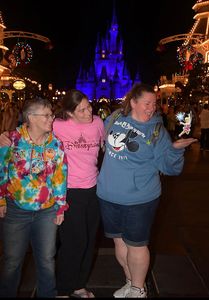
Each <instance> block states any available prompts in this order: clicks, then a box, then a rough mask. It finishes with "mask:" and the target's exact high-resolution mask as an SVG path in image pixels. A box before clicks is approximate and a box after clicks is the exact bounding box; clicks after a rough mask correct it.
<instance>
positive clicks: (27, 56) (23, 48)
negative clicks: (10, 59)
mask: <svg viewBox="0 0 209 300" xmlns="http://www.w3.org/2000/svg"><path fill="white" fill-rule="evenodd" d="M13 54H14V56H15V59H16V61H17V65H20V64H23V65H26V64H29V63H30V61H31V59H32V57H33V50H32V48H31V46H30V45H29V44H26V43H24V42H18V43H17V44H16V45H15V47H14V49H13Z"/></svg>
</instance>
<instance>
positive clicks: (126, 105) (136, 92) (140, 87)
mask: <svg viewBox="0 0 209 300" xmlns="http://www.w3.org/2000/svg"><path fill="white" fill-rule="evenodd" d="M144 92H148V93H153V94H155V91H154V88H153V87H152V86H151V85H148V84H145V83H135V84H134V85H133V87H132V88H131V89H130V91H129V92H128V93H127V94H126V96H125V100H124V101H123V103H122V108H123V114H124V115H125V116H127V115H128V114H129V112H130V111H131V103H130V102H131V99H134V100H136V99H138V98H139V97H141V96H142V94H143V93H144Z"/></svg>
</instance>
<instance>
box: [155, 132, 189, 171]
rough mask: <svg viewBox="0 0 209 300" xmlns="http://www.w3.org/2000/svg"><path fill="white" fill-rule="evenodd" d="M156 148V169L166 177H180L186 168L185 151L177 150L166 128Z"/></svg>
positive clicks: (161, 133)
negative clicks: (184, 167)
mask: <svg viewBox="0 0 209 300" xmlns="http://www.w3.org/2000/svg"><path fill="white" fill-rule="evenodd" d="M153 147H154V158H155V159H154V161H155V164H156V168H157V169H158V170H159V171H160V172H161V173H163V174H165V175H171V176H174V175H179V174H180V173H181V172H182V170H183V166H184V152H185V149H175V148H174V147H173V144H172V140H171V137H170V135H169V133H168V131H167V130H166V129H165V127H164V126H162V127H161V129H160V135H159V138H158V140H157V141H156V143H155V145H154V146H153Z"/></svg>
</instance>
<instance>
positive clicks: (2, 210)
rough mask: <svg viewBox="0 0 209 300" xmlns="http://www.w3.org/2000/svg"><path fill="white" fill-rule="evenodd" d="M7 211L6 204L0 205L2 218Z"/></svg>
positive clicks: (0, 216)
mask: <svg viewBox="0 0 209 300" xmlns="http://www.w3.org/2000/svg"><path fill="white" fill-rule="evenodd" d="M6 212H7V207H6V205H5V206H0V218H4V217H5V215H6Z"/></svg>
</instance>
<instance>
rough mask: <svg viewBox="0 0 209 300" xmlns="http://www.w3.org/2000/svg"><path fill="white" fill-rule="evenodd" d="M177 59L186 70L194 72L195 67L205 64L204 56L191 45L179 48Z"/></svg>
mask: <svg viewBox="0 0 209 300" xmlns="http://www.w3.org/2000/svg"><path fill="white" fill-rule="evenodd" d="M177 59H178V61H179V63H180V65H181V66H182V67H183V68H184V70H192V69H193V67H194V66H196V65H197V64H201V63H202V62H203V56H202V54H201V53H199V52H197V50H196V49H195V48H194V47H193V46H192V45H190V44H188V45H184V46H181V47H178V48H177Z"/></svg>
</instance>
